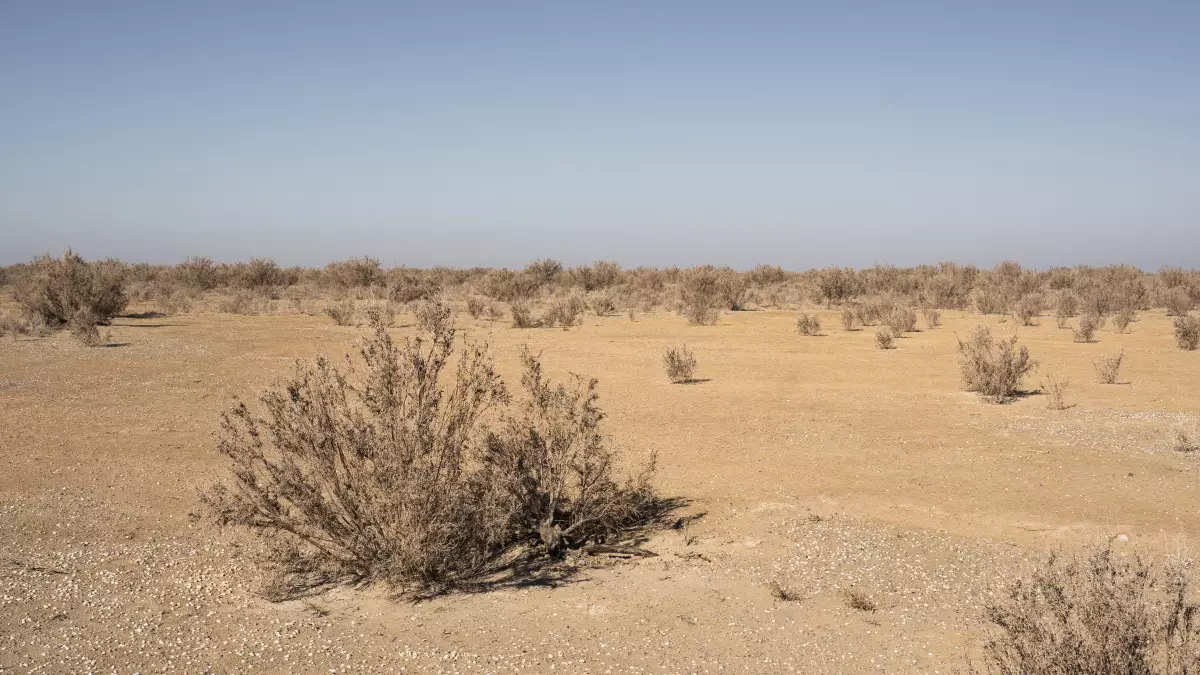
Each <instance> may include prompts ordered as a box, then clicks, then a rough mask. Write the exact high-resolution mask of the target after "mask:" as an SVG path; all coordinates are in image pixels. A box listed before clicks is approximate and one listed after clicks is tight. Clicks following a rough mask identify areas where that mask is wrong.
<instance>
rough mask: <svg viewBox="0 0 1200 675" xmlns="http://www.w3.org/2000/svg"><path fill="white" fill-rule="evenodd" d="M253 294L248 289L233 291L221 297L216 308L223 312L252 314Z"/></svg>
mask: <svg viewBox="0 0 1200 675" xmlns="http://www.w3.org/2000/svg"><path fill="white" fill-rule="evenodd" d="M254 303H255V298H254V294H253V293H251V292H249V291H234V293H233V295H230V296H227V297H225V298H222V299H221V302H220V303H218V304H217V309H218V310H219V311H220V312H223V313H225V314H253V313H254Z"/></svg>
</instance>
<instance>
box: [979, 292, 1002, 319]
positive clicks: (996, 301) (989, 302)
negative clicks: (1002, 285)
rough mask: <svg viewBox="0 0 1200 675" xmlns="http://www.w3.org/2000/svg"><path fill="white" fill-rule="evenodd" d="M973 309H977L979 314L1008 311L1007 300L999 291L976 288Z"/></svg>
mask: <svg viewBox="0 0 1200 675" xmlns="http://www.w3.org/2000/svg"><path fill="white" fill-rule="evenodd" d="M975 309H977V310H979V313H980V314H1004V313H1005V312H1007V311H1008V302H1007V301H1006V300H1005V298H1004V295H1003V294H1001V293H998V292H996V291H992V290H983V289H977V290H976V291H975Z"/></svg>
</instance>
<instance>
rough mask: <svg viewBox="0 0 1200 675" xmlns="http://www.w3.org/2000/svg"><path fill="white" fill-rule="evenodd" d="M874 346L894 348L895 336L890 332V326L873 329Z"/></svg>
mask: <svg viewBox="0 0 1200 675" xmlns="http://www.w3.org/2000/svg"><path fill="white" fill-rule="evenodd" d="M875 346H876V347H879V348H880V349H895V348H896V336H895V335H893V334H892V329H891V328H880V329H879V330H877V331H875Z"/></svg>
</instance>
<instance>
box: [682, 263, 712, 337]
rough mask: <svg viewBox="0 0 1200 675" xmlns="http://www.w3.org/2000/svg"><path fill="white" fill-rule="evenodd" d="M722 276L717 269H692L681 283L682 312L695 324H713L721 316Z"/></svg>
mask: <svg viewBox="0 0 1200 675" xmlns="http://www.w3.org/2000/svg"><path fill="white" fill-rule="evenodd" d="M720 282H721V279H720V276H719V274H718V273H717V271H716V270H715V269H712V268H697V269H695V270H690V271H689V272H688V273H687V274H686V275H685V276H684V278H683V279H682V283H681V285H680V289H679V291H680V313H681V314H683V315H684V316H686V317H687V320H688V323H690V324H692V325H693V326H711V325H714V324H716V323H717V319H718V318H720V309H719V308H718V305H719V303H720V293H721V288H720Z"/></svg>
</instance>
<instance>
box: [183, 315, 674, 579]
mask: <svg viewBox="0 0 1200 675" xmlns="http://www.w3.org/2000/svg"><path fill="white" fill-rule="evenodd" d="M454 343H455V330H454V329H453V328H452V327H444V328H443V329H442V331H441V332H438V333H425V332H422V333H420V334H418V335H417V336H415V337H411V338H406V339H405V340H404V342H402V343H400V344H396V343H394V342H393V340H392V338H391V336H390V335H389V333H388V331H387V327H386V326H385V325H384V324H383V323H382V322H381V321H377V320H376V321H373V322H372V325H371V329H370V334H369V335H368V336H367V337H366V338H365V339H364V340H363V342H362V343H361V345H360V348H359V358H358V360H357V361H352V360H351V359H350V358H349V357H347V364H346V366H345V367H344V368H339V367H338V366H337V365H335V364H333V363H332V362H330V361H328V360H327V359H324V358H320V359H317V361H316V362H315V363H313V364H299V363H298V364H297V367H296V372H295V374H294V375H293V376H292V377H291V379H289V380H288V381H287V382H286V383H284V385H283V386H282V387H279V388H275V389H272V390H270V391H268V392H266V393H265V394H264V395H263V397H262V408H263V410H262V412H261V413H256V412H253V411H251V409H250V408H249V407H248V406H246V405H245V404H244V403H239V404H238V405H237V406H235V407H234V408H233V409H232V410H230V411H229V412H228V413H226V414H225V415H224V416H223V418H222V431H223V434H222V439H221V442H220V446H219V450H220V452H221V453H222V454H223V455H225V456H226V457H228V458H229V460H230V462H231V464H232V469H233V476H232V480H231V481H230V482H229V483H221V484H218V485H217V486H214V487H213V488H212V489H211V490H210V491H209V492H208V493H207V494H206V495H205V500H206V502H207V503H208V504H209V505H210V506H211V507H212V508H213V509H214V510H215V511H216V513H217V514H219V516H220V517H221V519H222V520H223V521H224V522H227V523H232V524H236V525H243V526H247V527H250V528H252V529H253V530H255V531H257V532H258V533H260V534H261V535H263V536H264V538H265V539H266V541H267V543H268V544H269V548H270V551H271V552H272V553H273V554H274V558H273V560H272V566H273V567H274V569H275V571H276V572H278V573H279V575H280V578H281V579H282V580H283V581H284V582H285V583H284V587H285V588H286V589H289V590H298V589H302V588H306V587H311V586H313V585H318V584H322V583H328V582H332V581H337V580H351V579H352V580H360V581H363V580H366V581H369V580H379V581H383V582H386V583H388V584H391V585H393V586H394V587H396V588H398V589H399V590H401V591H403V592H429V591H435V592H436V591H439V590H443V589H446V588H449V587H453V586H454V585H456V584H459V583H462V582H465V581H467V580H471V579H477V578H480V577H481V576H484V575H489V574H491V573H494V572H499V571H501V570H505V569H509V570H511V569H513V568H512V567H511V565H512V564H513V563H514V561H515V559H516V558H515V556H519V554H520V553H521V552H522V551H524V552H527V553H537V552H548V553H552V554H558V553H560V552H561V551H562V550H563V548H565V547H577V546H582V545H585V544H587V543H590V542H594V541H597V540H599V539H602V538H606V537H607V538H613V539H617V538H619V537H620V534H621V532H622V531H623V528H625V527H626V526H628V525H630V524H631V523H632V522H633V521H635V520H637V519H638V517H639V516H640V515H641V514H643V513H645V509H646V508H647V507H648V505H650V504H651V502H652V494H651V492H650V488H649V482H648V479H649V475H650V474H649V471H650V468H647V470H646V471H643V472H642V473H640V474H638V475H637V476H636V477H635V478H633V479H630V481H628V482H623V483H622V482H619V481H618V480H617V479H616V478H615V475H616V466H615V464H616V460H617V459H618V458H617V457H616V456H615V455H614V453H613V452H612V451H611V450H610V449H608V448H607V447H606V446H605V444H604V442H603V436H602V435H601V433H600V427H599V424H600V421H601V419H602V418H603V415H602V414H601V413H600V411H599V409H598V408H597V407H596V405H595V402H596V392H595V381H578V380H577V381H575V382H573V383H572V384H571V385H569V386H558V385H554V384H552V383H551V382H549V381H548V380H547V379H546V378H545V377H544V376H543V374H542V371H541V364H540V363H539V361H538V359H537V358H536V357H534V356H532V355H530V354H529V353H528V352H525V353H523V354H522V361H523V364H524V367H525V371H524V375H523V377H522V385H523V387H524V390H525V394H526V401H525V402H523V404H522V405H520V406H518V407H516V408H514V409H512V410H511V411H510V412H509V414H508V415H507V417H506V420H505V422H504V424H503V425H502V426H501V427H499V428H493V427H491V426H489V424H488V419H489V414H490V413H489V411H492V410H493V409H495V408H497V407H499V406H503V405H506V404H508V403H509V402H510V396H509V393H508V390H507V388H506V387H505V385H504V382H503V381H502V380H501V378H500V376H499V375H498V374H497V373H496V371H495V369H494V366H493V363H492V360H491V358H490V356H489V353H488V349H487V347H486V345H481V344H474V343H467V344H465V345H463V347H462V348H461V349H459V350H458V353H457V354H455V351H456V350H455V347H454ZM526 560H528V557H526Z"/></svg>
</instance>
